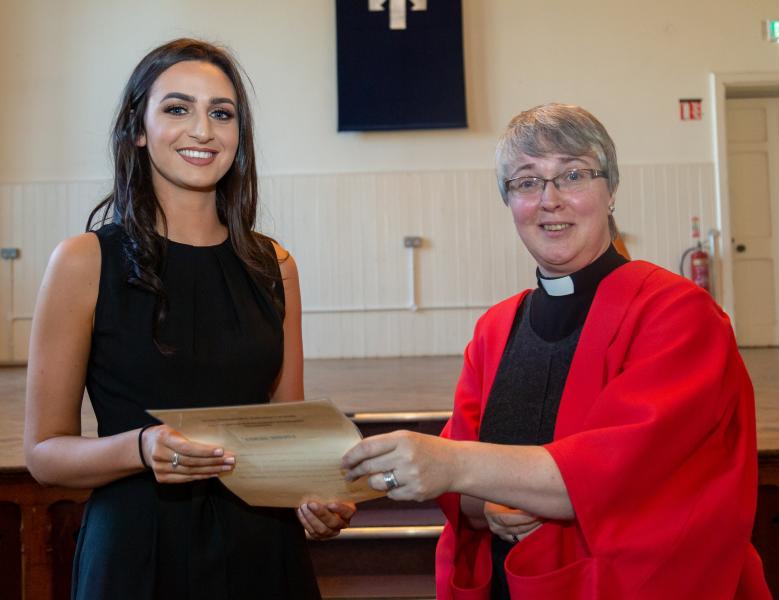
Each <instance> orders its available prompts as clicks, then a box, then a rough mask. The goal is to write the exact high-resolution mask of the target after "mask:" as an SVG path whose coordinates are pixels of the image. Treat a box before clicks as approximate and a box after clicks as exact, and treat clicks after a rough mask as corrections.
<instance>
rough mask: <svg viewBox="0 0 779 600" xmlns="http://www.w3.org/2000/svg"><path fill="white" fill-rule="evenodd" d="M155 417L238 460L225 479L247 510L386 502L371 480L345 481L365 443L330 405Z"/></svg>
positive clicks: (261, 407)
mask: <svg viewBox="0 0 779 600" xmlns="http://www.w3.org/2000/svg"><path fill="white" fill-rule="evenodd" d="M149 414H151V415H152V416H153V417H155V418H157V419H159V420H160V421H162V422H163V423H165V424H166V425H168V426H170V427H172V428H174V429H176V430H177V431H179V432H180V433H181V434H182V435H184V436H186V437H188V438H190V439H191V440H193V441H197V442H202V443H207V444H214V445H216V446H219V447H222V448H224V449H225V450H227V451H229V452H232V453H234V454H235V457H236V463H235V469H234V470H233V471H232V472H231V473H229V474H226V475H223V476H221V477H220V479H221V480H222V482H223V483H224V484H225V485H226V486H227V487H228V488H229V489H230V490H231V491H232V492H233V493H234V494H236V495H237V496H239V497H240V498H242V499H243V500H244V501H245V502H247V503H248V504H252V505H255V506H282V507H297V506H300V505H301V504H304V503H306V502H313V501H315V502H322V503H327V502H336V501H337V502H361V501H363V500H370V499H371V498H378V497H379V496H383V495H384V494H385V492H379V491H376V490H374V489H372V488H371V487H370V486H369V485H368V483H367V479H366V478H361V479H358V480H356V481H346V480H345V479H344V471H343V470H342V468H341V457H342V456H343V454H344V453H345V452H346V451H347V450H348V449H349V448H351V447H352V446H354V445H355V444H356V443H357V442H359V441H360V439H362V436H361V435H360V432H359V431H358V430H357V427H355V425H354V424H353V423H352V422H351V421H350V420H349V419H348V418H347V417H346V416H345V415H344V414H343V413H342V412H341V411H339V410H338V409H337V408H336V407H335V406H334V405H333V404H332V403H331V402H330V401H328V400H312V401H307V402H283V403H278V404H253V405H247V406H229V407H215V408H192V409H182V410H150V411H149Z"/></svg>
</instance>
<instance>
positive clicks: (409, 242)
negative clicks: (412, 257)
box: [403, 235, 422, 248]
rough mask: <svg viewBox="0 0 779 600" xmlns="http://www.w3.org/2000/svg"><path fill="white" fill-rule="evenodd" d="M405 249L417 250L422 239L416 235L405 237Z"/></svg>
mask: <svg viewBox="0 0 779 600" xmlns="http://www.w3.org/2000/svg"><path fill="white" fill-rule="evenodd" d="M403 246H404V247H405V248H419V247H421V246H422V238H421V237H420V236H418V235H407V236H405V237H404V238H403Z"/></svg>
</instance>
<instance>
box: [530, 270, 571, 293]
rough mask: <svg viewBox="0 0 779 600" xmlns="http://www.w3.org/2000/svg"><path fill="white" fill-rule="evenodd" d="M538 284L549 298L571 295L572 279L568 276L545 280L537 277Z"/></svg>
mask: <svg viewBox="0 0 779 600" xmlns="http://www.w3.org/2000/svg"><path fill="white" fill-rule="evenodd" d="M538 282H539V283H540V284H541V285H542V286H544V290H545V291H546V293H547V294H549V295H550V296H570V295H571V294H573V291H574V287H573V279H572V278H571V276H570V275H565V276H563V277H555V278H553V279H546V278H544V277H539V278H538Z"/></svg>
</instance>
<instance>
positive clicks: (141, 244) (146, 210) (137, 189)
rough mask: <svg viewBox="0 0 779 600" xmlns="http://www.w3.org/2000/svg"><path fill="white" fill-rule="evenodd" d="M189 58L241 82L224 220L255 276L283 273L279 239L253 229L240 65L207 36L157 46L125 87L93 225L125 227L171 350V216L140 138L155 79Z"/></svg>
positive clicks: (219, 196)
mask: <svg viewBox="0 0 779 600" xmlns="http://www.w3.org/2000/svg"><path fill="white" fill-rule="evenodd" d="M189 60H193V61H202V62H207V63H211V64H213V65H215V66H217V67H219V68H220V69H221V70H222V71H223V72H224V73H225V75H227V77H228V78H229V79H230V82H231V83H232V84H233V87H234V88H235V94H236V99H237V117H238V135H239V137H238V150H237V152H236V154H235V160H234V161H233V164H232V165H231V166H230V169H229V170H228V171H227V173H225V175H224V176H223V177H222V179H220V180H219V182H218V183H217V186H216V209H217V215H218V217H219V221H220V222H221V223H222V224H223V225H225V226H227V229H228V231H229V235H230V242H231V244H232V246H233V249H234V251H235V253H236V255H237V256H238V258H239V259H240V260H241V261H242V262H243V263H244V265H245V266H246V268H247V270H248V271H249V273H250V275H252V278H253V279H254V280H255V281H258V282H259V283H260V284H261V285H263V286H264V287H265V288H266V289H270V288H272V287H273V286H274V285H275V284H276V283H278V279H279V276H278V267H277V266H276V264H275V261H276V257H275V253H274V251H273V247H272V245H271V244H270V243H268V242H267V240H268V238H265V237H264V236H260V235H258V234H255V233H254V232H253V228H254V225H255V222H256V217H257V203H258V192H257V167H256V163H255V158H254V135H253V133H252V116H251V109H250V106H249V100H248V96H247V93H246V88H245V87H244V84H243V79H242V77H241V68H240V67H239V66H238V63H237V61H236V60H235V59H234V58H233V57H232V55H231V54H230V53H229V52H228V51H227V50H226V49H224V48H220V47H217V46H214V45H213V44H209V43H207V42H204V41H201V40H195V39H187V38H182V39H178V40H173V41H172V42H168V43H167V44H164V45H162V46H160V47H159V48H155V49H154V50H152V51H151V52H149V53H148V54H147V55H146V56H144V57H143V59H142V60H141V62H140V63H138V66H137V67H135V70H134V71H133V73H132V75H131V76H130V79H129V81H128V82H127V85H126V86H125V88H124V92H123V93H122V99H121V102H120V104H119V108H118V111H117V115H116V120H115V123H114V128H113V133H112V137H111V152H112V155H113V161H114V185H113V189H112V190H111V193H110V194H109V195H108V196H106V198H105V199H103V201H102V202H100V204H98V205H97V206H96V207H95V209H94V210H93V211H92V212H91V213H90V215H89V219H88V220H87V231H89V230H91V229H93V227H94V226H95V225H96V224H98V225H99V224H104V223H106V222H107V221H108V220H109V216H110V220H111V221H112V222H113V223H117V224H119V225H121V226H122V227H123V229H124V231H125V233H126V234H127V238H128V245H127V250H126V254H127V259H128V262H129V266H130V270H129V274H128V283H130V284H131V285H133V286H135V287H138V288H141V289H144V290H147V291H149V292H151V293H153V294H154V295H155V296H156V298H157V302H156V306H155V310H154V320H153V325H152V337H153V338H154V341H155V343H156V344H157V347H158V348H160V350H162V351H163V352H165V353H167V352H169V351H170V349H169V348H167V347H164V346H163V345H161V343H160V342H159V335H158V334H159V330H160V327H161V325H162V323H163V322H164V320H165V317H166V314H167V310H168V299H167V294H166V293H165V289H164V287H163V284H162V280H161V279H160V276H161V274H162V270H163V268H164V264H165V258H166V255H167V239H166V237H165V236H159V235H158V234H157V219H158V215H159V216H160V217H161V220H162V227H163V232H164V233H167V222H166V219H165V213H164V212H163V210H162V206H161V205H160V202H159V200H158V199H157V197H156V195H155V193H154V188H153V186H152V178H151V166H150V161H149V155H148V152H147V149H146V148H145V147H139V146H138V145H137V141H138V139H139V138H140V136H141V135H142V134H143V133H144V125H143V118H144V114H145V113H146V105H147V102H148V98H149V91H150V90H151V87H152V85H153V84H154V82H155V81H156V80H157V78H158V77H159V76H160V74H161V73H162V72H163V71H165V70H166V69H168V68H169V67H171V66H173V65H175V64H176V63H179V62H182V61H189ZM101 213H102V214H101ZM98 215H100V216H98Z"/></svg>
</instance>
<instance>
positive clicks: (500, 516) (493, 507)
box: [484, 502, 543, 544]
mask: <svg viewBox="0 0 779 600" xmlns="http://www.w3.org/2000/svg"><path fill="white" fill-rule="evenodd" d="M484 517H485V518H486V519H487V525H488V526H489V528H490V531H491V532H492V533H494V534H495V535H497V536H498V537H499V538H500V539H502V540H503V541H505V542H509V543H512V544H515V543H517V542H518V541H520V540H522V539H524V538H526V537H527V536H528V535H530V533H531V532H533V531H535V530H536V529H537V528H538V527H540V526H541V525H543V520H542V519H540V518H538V517H536V516H534V515H531V514H530V513H526V512H525V511H523V510H520V509H519V508H511V507H509V506H503V505H502V504H494V503H493V502H485V503H484Z"/></svg>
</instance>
